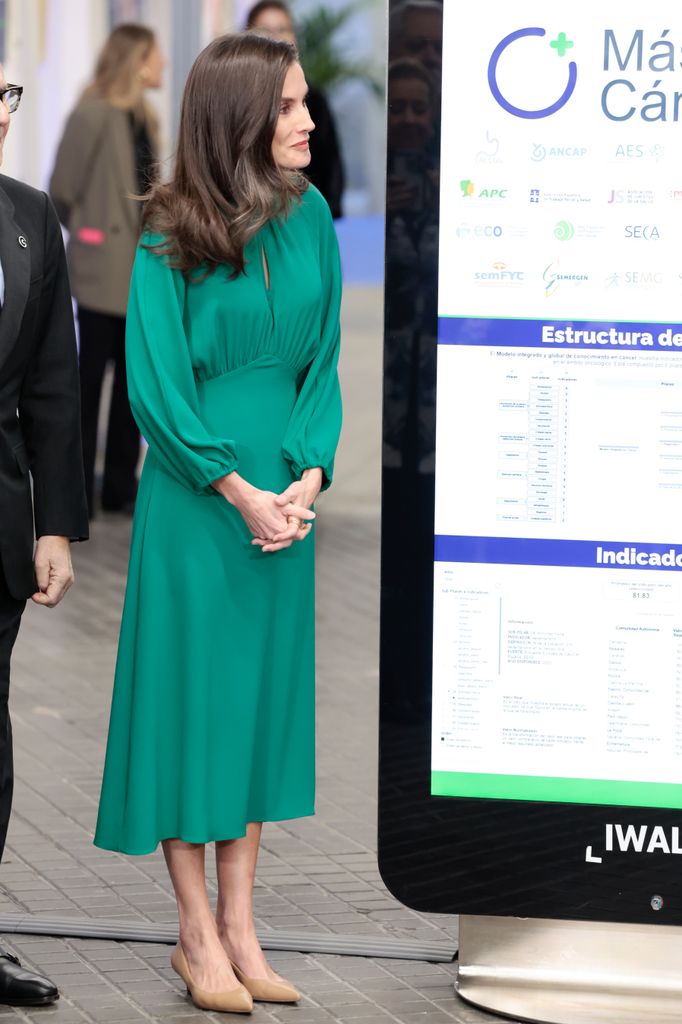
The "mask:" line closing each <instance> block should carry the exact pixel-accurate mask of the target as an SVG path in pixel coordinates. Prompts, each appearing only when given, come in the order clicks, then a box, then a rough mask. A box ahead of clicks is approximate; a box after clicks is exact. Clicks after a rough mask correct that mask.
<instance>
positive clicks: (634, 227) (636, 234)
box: [625, 224, 661, 242]
mask: <svg viewBox="0 0 682 1024" xmlns="http://www.w3.org/2000/svg"><path fill="white" fill-rule="evenodd" d="M625 237H626V238H642V239H644V240H645V241H647V242H657V241H658V240H659V238H660V237H661V233H660V231H659V230H658V228H657V227H656V225H655V224H626V225H625Z"/></svg>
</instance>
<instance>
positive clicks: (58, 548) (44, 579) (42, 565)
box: [31, 536, 74, 608]
mask: <svg viewBox="0 0 682 1024" xmlns="http://www.w3.org/2000/svg"><path fill="white" fill-rule="evenodd" d="M33 567H34V569H35V573H36V580H37V582H38V587H39V589H38V591H37V592H36V593H35V594H33V596H32V598H31V600H32V601H35V603H36V604H43V605H45V606H46V607H47V608H54V607H55V605H58V604H59V602H60V601H61V599H62V598H63V597H64V594H65V593H66V591H67V590H68V589H69V587H70V586H71V584H72V583H73V581H74V575H73V566H72V565H71V545H70V543H69V538H68V537H49V536H45V537H39V538H38V543H37V544H36V550H35V555H34V556H33Z"/></svg>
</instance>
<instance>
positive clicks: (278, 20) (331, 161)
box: [246, 0, 345, 220]
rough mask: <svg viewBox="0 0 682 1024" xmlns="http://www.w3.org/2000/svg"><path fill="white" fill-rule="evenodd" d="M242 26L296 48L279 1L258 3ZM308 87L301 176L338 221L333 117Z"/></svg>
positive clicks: (339, 182) (339, 185) (339, 186)
mask: <svg viewBox="0 0 682 1024" xmlns="http://www.w3.org/2000/svg"><path fill="white" fill-rule="evenodd" d="M246 27H247V29H248V30H249V31H252V32H263V33H264V34H265V35H268V36H271V37H272V38H273V39H282V40H283V41H284V42H285V43H293V45H294V46H295V45H296V35H295V33H294V22H293V19H292V17H291V12H290V11H289V8H288V7H287V5H286V4H285V3H284V2H283V0H258V3H256V4H254V5H253V7H252V8H251V9H250V11H249V13H248V14H247V16H246ZM304 70H305V69H304ZM308 87H309V88H308V112H309V114H310V117H311V119H312V120H313V122H314V124H315V131H314V132H313V133H312V135H311V136H310V163H309V164H308V166H307V167H306V169H305V173H306V176H307V177H308V178H310V180H311V181H312V183H313V185H314V186H315V187H316V188H319V190H320V192H321V193H322V195H323V196H324V198H325V199H326V200H327V202H328V204H329V209H330V210H331V214H332V217H333V218H334V220H338V218H339V217H341V216H342V209H341V199H342V196H343V189H344V185H345V175H344V171H343V161H342V159H341V149H340V147H339V140H338V136H337V134H336V125H335V124H334V116H333V114H332V112H331V108H330V106H329V103H328V102H327V99H326V97H325V95H324V93H323V92H322V90H321V89H318V88H316V87H315V86H314V85H311V84H310V82H309V83H308Z"/></svg>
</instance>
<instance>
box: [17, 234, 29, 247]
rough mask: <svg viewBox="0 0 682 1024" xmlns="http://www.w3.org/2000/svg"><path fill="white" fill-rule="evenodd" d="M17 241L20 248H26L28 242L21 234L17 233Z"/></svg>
mask: <svg viewBox="0 0 682 1024" xmlns="http://www.w3.org/2000/svg"><path fill="white" fill-rule="evenodd" d="M17 242H18V243H19V245H20V246H21V248H22V249H27V248H28V242H27V241H26V239H25V238H24V236H23V235H19V237H18V238H17Z"/></svg>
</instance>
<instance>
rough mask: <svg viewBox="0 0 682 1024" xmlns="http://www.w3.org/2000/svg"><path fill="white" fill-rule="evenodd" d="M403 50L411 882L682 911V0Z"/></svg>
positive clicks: (407, 868) (397, 62)
mask: <svg viewBox="0 0 682 1024" xmlns="http://www.w3.org/2000/svg"><path fill="white" fill-rule="evenodd" d="M654 17H655V21H654ZM439 31H440V32H441V34H442V35H441V37H439V38H438V39H437V38H436V37H437V35H438V32H439ZM441 42H442V53H441V51H440V50H439V47H438V44H439V43H441ZM389 58H390V60H389V90H388V93H389V95H388V99H389V146H388V189H387V229H386V230H387V246H386V257H387V265H386V286H387V290H386V341H385V394H384V472H383V481H384V492H383V541H382V546H383V556H382V639H381V661H382V669H381V677H382V678H381V743H380V755H381V763H380V812H379V856H380V866H381V870H382V874H383V877H384V879H385V880H386V882H387V884H388V885H389V887H390V888H391V890H392V891H393V892H394V893H395V894H396V895H397V896H398V897H399V898H400V899H402V900H403V901H404V902H405V903H407V904H408V905H410V906H413V907H416V908H418V909H423V910H429V911H449V912H460V913H463V914H465V915H504V916H516V917H525V918H543V919H556V920H557V921H558V920H559V919H563V920H564V921H573V922H579V921H585V922H590V921H591V922H630V923H632V924H633V925H640V926H641V925H647V924H649V925H650V924H657V925H661V924H662V925H679V924H682V885H681V884H680V865H682V860H681V859H680V856H681V855H682V834H681V833H682V810H681V809H682V323H681V322H680V320H681V319H682V258H680V255H679V240H680V237H681V236H682V171H681V170H680V168H681V167H682V140H681V137H680V129H681V124H680V122H682V10H681V9H680V6H679V4H677V3H675V2H672V0H662V2H659V3H658V4H656V5H655V11H654V10H653V9H652V10H651V11H649V10H647V9H646V8H640V7H639V5H634V4H623V3H622V2H615V0H605V2H603V3H600V4H598V5H595V4H592V5H588V4H587V3H585V4H575V3H573V4H568V3H565V4H564V3H557V4H552V5H547V4H546V3H541V2H537V0H519V2H516V3H514V4H500V5H495V7H494V10H492V9H491V8H490V7H487V8H486V7H484V6H483V7H481V6H479V7H476V6H474V7H472V6H471V5H467V6H466V7H464V6H463V5H460V4H458V3H456V2H454V0H447V2H446V4H445V9H444V24H443V21H442V8H441V7H439V5H438V4H436V3H430V2H426V3H415V4H410V3H409V2H408V3H407V4H400V5H397V6H396V7H394V8H393V9H392V11H391V34H390V50H389ZM441 58H442V64H441ZM410 67H411V69H412V70H411V71H410ZM441 67H442V72H441ZM424 69H426V71H427V72H428V76H427V78H428V80H430V81H431V82H433V83H434V86H433V90H432V91H430V90H429V85H428V81H426V91H424V89H423V88H422V91H421V97H422V105H421V107H420V106H419V102H418V97H419V95H420V93H419V87H418V85H417V84H416V82H417V79H419V78H420V75H421V71H423V70H424ZM410 74H412V76H413V78H412V82H411V85H410V86H409V88H408V87H407V86H406V84H405V83H406V81H408V80H409V79H410ZM419 111H421V122H420V123H421V131H419V130H417V128H415V125H416V124H417V123H418V122H419V117H418V114H419ZM406 112H407V113H406ZM407 114H410V115H411V121H410V123H409V124H408V121H409V118H408V116H407ZM427 122H428V124H427ZM428 125H430V128H429V127H428ZM439 143H440V149H439ZM434 523H435V527H434ZM605 927H608V926H606V925H605ZM652 933H659V935H661V936H666V942H667V943H668V946H669V948H671V949H672V948H675V949H677V947H676V946H675V945H674V943H675V942H679V941H680V940H679V939H678V938H677V934H678V933H677V929H668V928H664V929H660V928H655V929H650V928H649V929H647V928H645V929H644V930H643V933H642V934H643V935H644V936H645V938H641V937H638V938H637V940H636V942H635V943H634V947H633V948H635V947H637V946H639V947H640V948H641V947H642V943H643V942H645V941H646V942H649V938H647V936H649V937H650V935H651V934H652ZM607 934H608V935H610V934H611V933H607ZM622 934H625V933H622ZM628 934H630V935H632V932H630V933H628ZM612 941H613V937H612V936H611V937H610V938H609V939H608V942H612ZM651 941H653V940H651ZM652 948H653V947H652ZM675 955H677V953H676V954H675ZM680 994H682V993H676V998H678V997H679V995H680ZM515 1012H519V1011H518V1009H517V1010H516V1011H515ZM608 1012H612V1010H610V1011H608ZM608 1012H607V1017H608ZM528 1016H529V1017H531V1016H534V1015H533V1014H531V1013H528ZM552 1019H564V1018H559V1017H556V1018H552ZM566 1019H575V1020H578V1019H583V1018H579V1017H578V1016H575V1017H574V1018H571V1017H570V1015H569V1016H568V1018H566ZM585 1019H587V1018H585ZM590 1019H592V1018H590ZM594 1019H597V1018H594ZM622 1019H623V1020H625V1019H629V1018H626V1016H623V1018H622ZM661 1019H664V1018H663V1017H662V1018H661ZM665 1019H667V1018H665Z"/></svg>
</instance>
